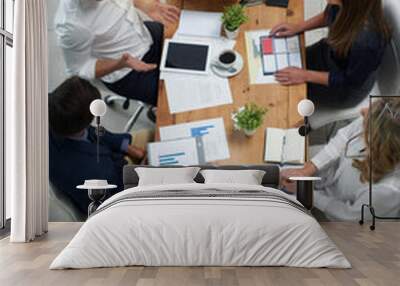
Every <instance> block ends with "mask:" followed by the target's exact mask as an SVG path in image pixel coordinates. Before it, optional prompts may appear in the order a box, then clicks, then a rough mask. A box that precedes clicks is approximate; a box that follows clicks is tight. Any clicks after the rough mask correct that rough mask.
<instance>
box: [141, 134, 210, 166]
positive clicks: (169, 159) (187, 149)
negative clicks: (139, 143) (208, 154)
mask: <svg viewBox="0 0 400 286" xmlns="http://www.w3.org/2000/svg"><path fill="white" fill-rule="evenodd" d="M199 142H200V141H198V140H196V138H185V139H179V140H173V141H163V142H155V143H149V144H148V145H147V151H148V156H149V163H150V165H151V166H170V165H180V166H188V165H198V164H201V163H202V162H200V159H199V153H200V152H199V150H201V148H202V144H201V143H199ZM199 145H200V146H199Z"/></svg>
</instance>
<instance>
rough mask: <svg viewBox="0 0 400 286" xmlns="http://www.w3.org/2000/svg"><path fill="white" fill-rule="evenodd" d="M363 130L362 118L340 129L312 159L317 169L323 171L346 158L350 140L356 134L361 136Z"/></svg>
mask: <svg viewBox="0 0 400 286" xmlns="http://www.w3.org/2000/svg"><path fill="white" fill-rule="evenodd" d="M363 130H364V121H363V117H362V116H360V117H359V118H358V119H356V120H355V121H354V122H352V123H350V124H349V125H348V126H346V127H344V128H342V129H340V130H339V131H338V132H337V134H336V135H335V137H333V138H332V139H331V140H330V141H329V143H328V144H327V145H326V146H325V147H324V148H323V149H322V150H321V151H320V152H318V154H317V155H315V156H314V157H313V158H312V159H311V162H312V163H313V164H314V165H315V166H316V167H317V169H318V170H322V169H324V168H326V167H329V166H330V165H332V164H334V163H335V162H336V161H337V160H339V159H340V158H341V157H342V156H344V152H345V150H346V145H347V143H348V142H349V140H350V138H352V137H353V136H354V135H356V134H359V133H360V132H362V131H363Z"/></svg>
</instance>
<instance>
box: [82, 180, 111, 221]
mask: <svg viewBox="0 0 400 286" xmlns="http://www.w3.org/2000/svg"><path fill="white" fill-rule="evenodd" d="M116 187H117V186H116V185H109V184H108V183H107V180H85V183H84V184H83V185H80V186H77V187H76V188H77V189H80V190H87V191H88V196H89V199H90V200H91V201H92V202H91V203H90V205H89V206H88V216H90V215H91V214H92V213H94V212H95V211H96V210H97V208H98V207H99V206H100V205H101V204H102V203H103V200H104V198H105V197H106V193H107V191H108V190H111V189H115V188H116Z"/></svg>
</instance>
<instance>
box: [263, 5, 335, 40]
mask: <svg viewBox="0 0 400 286" xmlns="http://www.w3.org/2000/svg"><path fill="white" fill-rule="evenodd" d="M327 25H328V22H327V17H326V10H325V11H324V12H322V13H320V14H318V15H316V16H314V17H312V18H310V19H308V20H306V21H303V22H300V23H298V24H290V23H281V24H278V25H276V26H275V27H273V28H272V29H271V32H270V36H275V37H290V36H294V35H296V34H300V33H303V32H306V31H310V30H314V29H318V28H322V27H326V26H327Z"/></svg>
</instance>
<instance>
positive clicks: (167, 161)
mask: <svg viewBox="0 0 400 286" xmlns="http://www.w3.org/2000/svg"><path fill="white" fill-rule="evenodd" d="M185 155H186V153H185V152H180V153H174V154H165V155H158V161H159V163H160V166H167V165H177V164H179V157H182V156H185Z"/></svg>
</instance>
